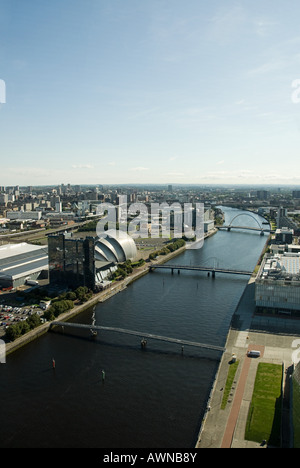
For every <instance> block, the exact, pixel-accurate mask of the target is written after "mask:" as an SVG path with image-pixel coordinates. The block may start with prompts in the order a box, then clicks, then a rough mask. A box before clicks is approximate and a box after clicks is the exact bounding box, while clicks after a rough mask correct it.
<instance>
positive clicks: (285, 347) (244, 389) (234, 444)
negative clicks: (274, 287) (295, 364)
mask: <svg viewBox="0 0 300 468" xmlns="http://www.w3.org/2000/svg"><path fill="white" fill-rule="evenodd" d="M254 307H255V304H254V283H253V282H252V281H250V282H249V284H248V286H247V288H246V289H245V292H244V295H243V297H242V299H241V301H240V304H239V305H238V308H237V310H236V313H235V317H234V323H235V325H236V324H237V323H238V327H236V328H238V329H231V330H230V332H229V334H228V338H227V343H226V352H225V353H224V354H223V357H222V360H221V362H220V366H219V369H218V373H217V376H216V380H215V382H214V386H213V390H212V394H211V399H210V402H209V407H208V411H207V413H206V416H205V418H204V421H203V425H202V430H201V432H200V435H199V440H198V442H197V444H196V448H262V446H261V444H259V443H255V442H251V441H247V440H245V439H244V434H245V427H246V421H247V416H248V410H249V407H250V403H251V399H252V393H253V388H254V382H255V377H256V371H257V366H258V363H259V362H271V363H276V364H284V366H285V368H287V367H289V366H290V365H291V364H292V353H293V352H294V351H295V348H293V347H292V343H293V341H294V340H295V339H297V338H298V339H299V336H300V328H299V334H297V332H298V330H297V329H295V333H294V335H293V336H292V335H290V334H280V333H266V332H261V331H254V330H252V329H251V321H252V316H253V311H254ZM250 349H257V350H259V351H261V356H260V357H259V358H250V357H248V356H247V351H248V350H250ZM233 354H235V355H236V357H237V360H239V366H238V369H237V373H236V376H235V380H234V383H233V386H232V389H231V393H230V396H229V400H228V403H227V405H226V408H225V409H224V410H222V409H221V403H222V398H223V390H224V388H225V384H226V380H227V374H228V367H229V365H230V364H229V362H230V361H231V359H232V355H233ZM264 447H266V445H265V446H264Z"/></svg>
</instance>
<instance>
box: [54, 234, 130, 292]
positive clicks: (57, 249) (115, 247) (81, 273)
mask: <svg viewBox="0 0 300 468" xmlns="http://www.w3.org/2000/svg"><path fill="white" fill-rule="evenodd" d="M48 239H49V241H48V245H49V279H50V284H60V285H65V286H66V287H69V288H71V289H76V288H77V287H78V286H87V287H88V288H89V289H91V290H93V291H94V290H97V289H102V288H103V284H104V282H107V280H108V279H109V277H110V275H111V274H112V273H113V272H114V271H116V270H117V268H118V266H117V265H118V263H123V262H125V261H126V260H133V259H134V258H135V257H136V253H137V250H136V246H135V242H134V240H133V239H132V238H131V237H130V236H129V235H128V234H127V233H125V232H122V231H113V230H111V231H107V232H106V235H105V237H101V238H95V237H86V238H84V239H75V238H72V236H71V234H60V235H52V236H49V238H48Z"/></svg>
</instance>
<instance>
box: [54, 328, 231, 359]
mask: <svg viewBox="0 0 300 468" xmlns="http://www.w3.org/2000/svg"><path fill="white" fill-rule="evenodd" d="M53 326H61V327H72V328H79V329H83V330H84V329H86V330H88V331H89V332H90V333H91V334H92V335H93V334H95V333H96V332H97V331H98V330H99V331H109V332H116V333H123V334H126V335H133V336H139V337H140V338H142V341H141V344H143V343H145V338H150V339H153V340H159V341H165V342H168V343H176V344H180V345H181V346H194V347H196V348H203V349H209V350H213V351H221V352H224V351H225V348H223V347H222V346H215V345H211V344H205V343H198V342H197V341H188V340H181V339H177V338H170V337H167V336H160V335H154V334H152V333H144V332H139V331H134V330H126V329H124V328H115V327H103V326H101V325H86V324H82V323H72V322H60V321H54V322H52V323H51V326H50V329H51V328H52V327H53Z"/></svg>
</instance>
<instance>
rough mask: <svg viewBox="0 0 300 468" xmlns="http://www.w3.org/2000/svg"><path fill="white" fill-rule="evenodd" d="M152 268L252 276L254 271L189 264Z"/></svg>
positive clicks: (154, 266)
mask: <svg viewBox="0 0 300 468" xmlns="http://www.w3.org/2000/svg"><path fill="white" fill-rule="evenodd" d="M150 268H152V269H157V268H158V269H161V270H163V269H164V270H192V271H207V272H212V273H228V274H232V275H244V276H251V275H252V273H253V272H252V271H244V270H233V269H229V268H214V267H206V266H188V265H168V264H164V265H152V266H151V267H150Z"/></svg>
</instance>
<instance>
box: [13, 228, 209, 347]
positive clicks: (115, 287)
mask: <svg viewBox="0 0 300 468" xmlns="http://www.w3.org/2000/svg"><path fill="white" fill-rule="evenodd" d="M216 232H217V229H214V230H212V231H210V232H209V233H207V234H206V235H205V237H204V240H205V239H208V238H209V237H211V236H213V235H214V234H216ZM187 248H189V244H186V245H184V246H183V247H180V248H179V249H177V250H175V251H174V252H171V253H169V254H167V255H161V256H159V257H157V258H156V259H155V260H152V261H151V262H150V263H148V264H146V265H143V266H141V267H138V268H136V269H135V271H134V272H133V273H132V274H130V275H129V276H127V277H126V278H124V279H123V280H122V281H120V282H115V283H112V285H111V287H110V288H109V289H106V290H104V291H101V292H99V293H96V294H94V295H93V297H92V298H91V299H89V300H88V301H87V302H84V303H83V304H79V305H76V306H75V307H74V308H73V309H71V310H69V311H68V312H65V313H63V314H61V315H60V316H59V317H57V318H56V319H55V320H59V321H60V322H65V321H67V320H70V319H71V318H73V317H75V316H76V315H78V314H80V313H81V312H83V311H84V310H87V309H89V308H91V307H94V306H95V305H97V304H98V303H103V302H105V301H107V300H108V299H110V298H111V297H113V296H114V295H115V294H118V293H120V292H121V291H123V290H124V289H126V288H127V287H128V286H129V285H130V284H132V283H133V282H134V281H137V280H138V279H139V278H141V277H143V276H144V275H146V274H148V273H149V271H150V268H151V267H153V266H155V265H161V264H163V263H166V262H168V261H169V260H171V259H172V258H174V257H177V256H179V255H181V254H182V253H184V252H185V250H186V249H187ZM51 324H52V322H46V323H44V324H42V325H40V326H38V327H37V328H35V329H34V330H31V331H30V332H28V333H26V334H25V335H23V336H21V337H20V338H17V339H16V340H15V341H13V342H10V343H6V356H8V355H9V354H11V353H12V352H14V351H16V350H17V349H20V348H21V347H23V346H25V345H26V344H28V343H30V342H31V341H33V340H35V339H37V338H39V337H40V336H42V335H43V334H45V333H47V332H48V331H49V329H50V327H51Z"/></svg>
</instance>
